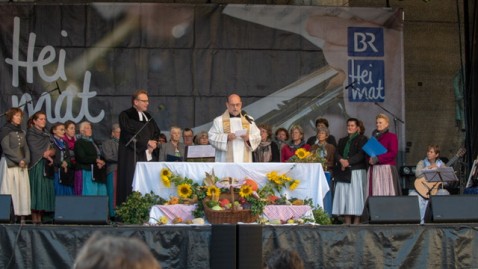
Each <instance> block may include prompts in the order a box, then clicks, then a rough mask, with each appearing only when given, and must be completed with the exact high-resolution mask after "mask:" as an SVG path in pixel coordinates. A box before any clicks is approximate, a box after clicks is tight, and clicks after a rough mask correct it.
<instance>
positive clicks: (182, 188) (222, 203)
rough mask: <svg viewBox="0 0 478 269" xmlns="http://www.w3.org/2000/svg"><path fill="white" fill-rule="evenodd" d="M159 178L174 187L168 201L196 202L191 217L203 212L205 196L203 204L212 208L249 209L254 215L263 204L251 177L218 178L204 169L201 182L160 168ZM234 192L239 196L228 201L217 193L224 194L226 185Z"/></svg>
mask: <svg viewBox="0 0 478 269" xmlns="http://www.w3.org/2000/svg"><path fill="white" fill-rule="evenodd" d="M160 178H161V181H162V182H163V184H164V185H165V186H166V187H171V184H174V185H175V186H176V189H177V194H178V197H176V196H173V197H171V199H170V200H169V202H168V204H178V203H180V204H192V203H197V207H196V210H195V211H194V212H193V215H194V216H195V217H203V216H204V205H203V203H202V201H203V200H204V199H207V201H208V202H207V206H208V207H209V208H212V209H213V210H226V209H231V208H232V207H234V209H235V210H243V209H250V210H251V213H252V214H254V215H259V214H261V213H262V211H263V210H264V206H265V205H266V202H265V200H262V199H260V197H259V196H258V195H257V192H256V190H257V183H255V182H254V181H253V180H251V179H246V180H242V181H239V180H237V179H234V178H231V177H225V178H223V179H219V178H217V177H216V176H215V175H214V171H213V172H212V174H209V173H206V177H205V179H204V181H203V184H202V185H199V184H198V183H196V182H194V181H193V180H192V179H189V178H187V177H181V176H179V175H176V174H174V173H172V172H171V170H169V169H167V168H163V169H162V170H161V172H160ZM231 187H232V188H233V189H234V191H235V192H237V194H238V196H239V197H240V199H238V200H237V201H229V199H225V198H222V199H221V194H228V193H229V192H230V188H231Z"/></svg>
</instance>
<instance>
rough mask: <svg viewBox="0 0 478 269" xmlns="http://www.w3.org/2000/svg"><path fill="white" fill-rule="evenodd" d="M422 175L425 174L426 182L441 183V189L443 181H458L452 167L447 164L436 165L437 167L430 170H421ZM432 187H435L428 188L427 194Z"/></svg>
mask: <svg viewBox="0 0 478 269" xmlns="http://www.w3.org/2000/svg"><path fill="white" fill-rule="evenodd" d="M423 175H424V176H425V179H426V180H427V182H436V184H438V183H442V184H441V188H442V190H443V185H444V183H445V182H452V181H458V178H457V177H456V174H455V170H453V167H448V166H445V167H438V168H437V169H432V170H423ZM434 188H435V187H433V188H431V189H429V190H428V194H429V195H430V194H431V191H432V190H433V189H434Z"/></svg>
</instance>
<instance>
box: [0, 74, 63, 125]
mask: <svg viewBox="0 0 478 269" xmlns="http://www.w3.org/2000/svg"><path fill="white" fill-rule="evenodd" d="M54 91H58V92H59V94H61V90H60V86H58V82H57V83H56V88H54V89H53V90H49V91H47V92H43V93H42V94H41V95H40V97H42V96H44V95H47V94H51V93H52V92H54ZM31 102H33V99H31V100H30V101H26V102H25V103H23V104H21V105H19V106H18V108H22V107H24V106H26V105H28V104H30V103H31ZM7 111H8V110H7ZM6 114H7V112H6V111H5V112H3V113H2V114H0V118H1V117H3V116H5V115H6Z"/></svg>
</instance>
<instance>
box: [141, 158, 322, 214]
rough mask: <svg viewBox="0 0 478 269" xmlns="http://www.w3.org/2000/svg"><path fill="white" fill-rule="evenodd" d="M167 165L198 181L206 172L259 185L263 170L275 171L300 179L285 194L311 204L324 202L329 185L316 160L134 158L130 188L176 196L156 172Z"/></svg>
mask: <svg viewBox="0 0 478 269" xmlns="http://www.w3.org/2000/svg"><path fill="white" fill-rule="evenodd" d="M165 167H166V168H169V169H170V170H171V171H172V172H173V173H174V174H177V175H181V176H184V177H188V178H190V179H192V180H194V181H196V182H198V183H202V181H203V179H204V178H205V176H206V174H205V173H206V172H208V173H212V171H213V170H214V174H215V175H216V176H217V177H219V178H223V177H226V176H229V177H233V178H237V179H243V178H246V177H247V178H251V179H254V180H255V181H256V182H257V183H258V184H259V186H260V187H262V186H264V185H265V184H266V183H267V177H266V174H267V173H270V172H272V171H276V172H277V173H279V174H282V173H287V175H288V176H290V177H292V178H294V179H298V180H300V184H299V186H298V187H297V189H295V190H294V191H288V190H287V191H283V193H284V194H286V195H288V197H290V198H292V197H297V198H300V199H305V198H312V201H313V203H314V205H317V204H318V205H320V206H321V207H322V208H323V206H324V204H323V199H324V196H325V194H326V193H327V192H328V191H329V186H328V184H327V180H326V178H325V175H324V171H323V169H322V165H321V164H320V163H196V162H138V163H137V164H136V171H135V174H134V179H133V190H134V191H139V192H141V193H142V194H146V193H150V192H151V191H152V192H153V193H155V194H157V195H159V196H161V197H163V198H164V199H169V197H170V196H177V191H176V187H175V186H174V185H173V184H172V185H171V187H170V188H166V187H165V186H164V185H163V183H162V181H161V179H160V172H161V169H163V168H165Z"/></svg>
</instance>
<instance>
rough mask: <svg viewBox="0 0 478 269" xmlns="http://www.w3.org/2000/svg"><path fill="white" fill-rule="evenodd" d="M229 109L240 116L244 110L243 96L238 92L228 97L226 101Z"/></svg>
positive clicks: (230, 112)
mask: <svg viewBox="0 0 478 269" xmlns="http://www.w3.org/2000/svg"><path fill="white" fill-rule="evenodd" d="M226 107H227V111H229V114H231V115H233V116H238V115H239V114H241V111H242V101H241V97H240V96H239V95H237V94H234V93H233V94H231V95H229V96H228V97H227V102H226Z"/></svg>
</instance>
